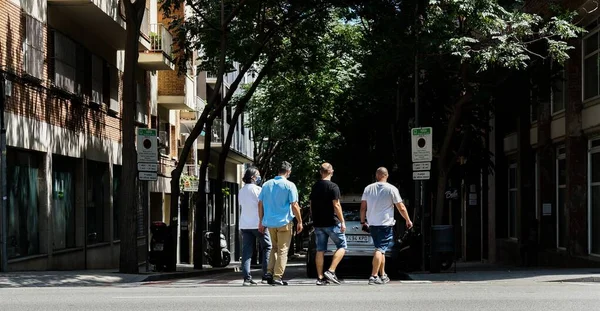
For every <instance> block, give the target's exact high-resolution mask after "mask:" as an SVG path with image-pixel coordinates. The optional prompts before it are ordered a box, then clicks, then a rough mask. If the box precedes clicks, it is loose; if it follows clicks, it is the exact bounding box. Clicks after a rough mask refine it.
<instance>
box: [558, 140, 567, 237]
mask: <svg viewBox="0 0 600 311" xmlns="http://www.w3.org/2000/svg"><path fill="white" fill-rule="evenodd" d="M566 185H567V158H566V149H565V147H564V146H563V147H559V148H558V149H557V157H556V237H557V246H558V247H559V248H565V247H566V246H567V209H566V206H565V196H566V194H567V186H566Z"/></svg>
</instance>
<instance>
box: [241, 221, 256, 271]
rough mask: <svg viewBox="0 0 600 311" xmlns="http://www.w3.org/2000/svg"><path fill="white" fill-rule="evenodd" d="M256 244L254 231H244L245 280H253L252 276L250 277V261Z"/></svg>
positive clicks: (243, 269) (243, 262) (243, 259)
mask: <svg viewBox="0 0 600 311" xmlns="http://www.w3.org/2000/svg"><path fill="white" fill-rule="evenodd" d="M254 244H256V240H255V238H254V234H252V230H245V229H242V274H243V275H244V280H249V279H252V275H250V259H251V258H252V252H253V251H254V247H253V246H254Z"/></svg>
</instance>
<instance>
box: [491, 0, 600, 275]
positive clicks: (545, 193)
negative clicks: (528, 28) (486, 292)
mask: <svg viewBox="0 0 600 311" xmlns="http://www.w3.org/2000/svg"><path fill="white" fill-rule="evenodd" d="M561 3H562V4H563V5H564V6H565V7H567V8H569V9H572V10H577V11H578V12H579V13H580V14H579V16H578V17H577V21H576V22H578V23H579V25H580V26H583V27H585V29H586V30H587V31H588V32H587V33H586V34H584V35H583V36H582V37H581V38H580V39H579V40H573V41H572V42H571V43H570V44H572V45H573V46H574V47H575V48H574V49H573V50H571V52H570V53H569V54H570V59H569V60H568V61H567V62H566V63H565V64H563V65H564V66H561V67H554V66H556V65H555V64H552V65H550V66H552V68H549V69H550V70H549V72H551V73H552V74H553V75H554V76H553V79H552V81H553V82H552V84H551V85H548V87H547V88H546V89H542V90H539V92H541V93H542V94H541V96H539V98H541V100H537V101H536V100H532V101H530V100H529V99H528V98H526V99H524V100H521V101H519V99H516V100H517V102H518V103H520V104H521V105H525V107H526V106H527V105H531V107H530V109H525V110H522V111H521V112H515V111H514V110H513V111H503V112H500V113H499V114H498V115H496V117H495V118H494V119H492V121H491V124H490V125H491V126H492V129H493V130H492V131H491V133H490V136H489V144H490V151H491V152H492V153H494V154H495V156H494V158H493V161H494V163H495V174H494V175H490V176H488V177H487V182H488V187H487V188H488V189H489V191H488V192H487V194H488V200H487V202H486V203H487V206H488V211H487V213H486V215H485V216H486V217H485V218H482V219H484V222H485V223H484V225H483V226H482V228H484V229H483V230H482V237H483V238H482V239H483V240H484V241H483V244H485V245H486V248H488V246H489V257H490V260H492V261H501V262H511V263H522V264H538V265H555V266H600V92H599V90H600V86H599V81H600V74H599V71H598V68H600V57H599V55H600V45H599V42H600V37H599V36H600V23H599V20H598V18H599V17H600V13H599V12H598V10H597V8H598V4H597V2H596V1H586V0H578V1H561ZM528 5H529V6H528V8H529V9H530V10H534V11H538V12H547V10H546V9H547V8H548V7H547V5H548V4H547V3H546V1H528ZM534 92H538V91H536V90H532V91H531V92H529V91H528V92H526V93H525V94H524V95H525V97H528V96H530V95H531V94H534ZM506 100H507V102H506V103H508V100H515V99H514V98H513V99H509V98H507V99H506ZM543 106H546V107H549V110H550V111H549V113H544V112H545V111H544V109H542V108H541V107H543ZM512 107H514V106H512ZM484 178H485V177H484ZM486 220H487V221H486Z"/></svg>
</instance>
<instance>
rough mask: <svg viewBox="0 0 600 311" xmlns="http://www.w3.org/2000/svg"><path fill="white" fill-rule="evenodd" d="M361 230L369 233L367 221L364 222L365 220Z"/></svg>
mask: <svg viewBox="0 0 600 311" xmlns="http://www.w3.org/2000/svg"><path fill="white" fill-rule="evenodd" d="M362 231H364V232H366V233H369V231H370V230H369V224H368V223H366V222H365V223H364V224H363V225H362Z"/></svg>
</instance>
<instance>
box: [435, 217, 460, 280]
mask: <svg viewBox="0 0 600 311" xmlns="http://www.w3.org/2000/svg"><path fill="white" fill-rule="evenodd" d="M430 256H431V257H430V265H429V271H430V272H432V273H438V272H440V271H441V270H447V269H449V268H450V267H451V266H452V265H453V263H454V261H455V258H456V257H455V242H454V227H453V226H452V225H437V226H431V255H430Z"/></svg>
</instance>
